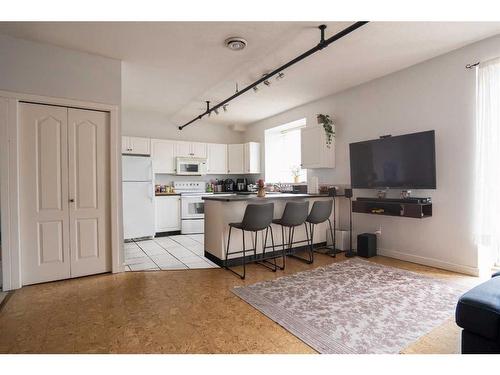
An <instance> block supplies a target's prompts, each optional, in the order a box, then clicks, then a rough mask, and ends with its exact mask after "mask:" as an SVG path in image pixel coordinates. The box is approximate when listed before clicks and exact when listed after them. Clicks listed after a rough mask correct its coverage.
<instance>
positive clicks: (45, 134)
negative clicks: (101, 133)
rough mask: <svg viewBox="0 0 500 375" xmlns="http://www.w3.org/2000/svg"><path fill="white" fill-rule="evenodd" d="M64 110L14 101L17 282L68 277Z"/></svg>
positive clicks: (33, 281)
mask: <svg viewBox="0 0 500 375" xmlns="http://www.w3.org/2000/svg"><path fill="white" fill-rule="evenodd" d="M67 113H68V111H67V109H66V108H62V107H55V106H46V105H39V104H29V103H21V104H19V132H20V137H19V139H20V145H19V168H20V185H19V186H20V189H21V197H22V199H21V200H20V224H21V233H22V235H21V274H22V280H23V285H27V284H34V283H40V282H45V281H52V280H59V279H65V278H68V277H70V259H69V258H70V257H69V236H68V233H69V220H68V218H69V215H68V214H69V212H68V185H67V181H68V176H67V170H68V159H67V158H68V154H67V151H68V150H67V125H68V124H67Z"/></svg>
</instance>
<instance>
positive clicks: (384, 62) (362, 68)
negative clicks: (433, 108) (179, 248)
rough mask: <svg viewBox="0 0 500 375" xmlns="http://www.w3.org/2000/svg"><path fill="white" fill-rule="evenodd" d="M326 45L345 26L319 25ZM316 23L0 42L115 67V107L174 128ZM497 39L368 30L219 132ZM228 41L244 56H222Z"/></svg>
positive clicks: (435, 25) (124, 29) (239, 110)
mask: <svg viewBox="0 0 500 375" xmlns="http://www.w3.org/2000/svg"><path fill="white" fill-rule="evenodd" d="M326 24H327V25H328V28H327V30H326V37H329V36H331V35H333V34H334V33H335V32H337V31H340V30H341V29H343V28H345V27H346V26H348V25H349V24H350V23H346V22H328V23H326ZM317 25H318V23H317V22H151V23H148V22H82V23H70V22H59V23H55V22H37V23H28V22H12V23H10V22H0V33H5V34H9V35H12V36H16V37H21V38H25V39H30V40H35V41H40V42H45V43H50V44H54V45H58V46H62V47H66V48H71V49H75V50H79V51H85V52H89V53H94V54H98V55H102V56H106V57H112V58H116V59H120V60H123V61H124V65H123V103H122V104H123V107H124V108H125V109H136V110H146V111H157V112H162V113H165V114H166V115H167V116H168V117H169V118H170V119H171V120H172V121H174V122H176V123H178V124H182V123H184V122H186V121H188V120H191V119H192V118H193V117H195V116H197V115H198V114H199V113H200V112H202V111H203V110H204V109H205V103H204V101H205V100H211V101H212V103H217V102H220V101H222V100H223V99H225V98H226V97H228V96H230V95H232V94H233V93H234V91H235V83H236V82H238V83H239V87H240V88H242V87H244V86H246V85H247V84H249V83H251V82H253V81H254V80H256V79H258V78H260V76H261V75H262V74H263V73H266V72H268V71H270V70H273V69H274V68H276V67H278V66H280V65H282V64H284V63H286V62H287V61H288V60H290V59H292V58H294V57H296V56H297V55H299V54H301V53H302V52H305V51H306V50H308V49H310V48H312V47H313V46H314V45H316V44H317V43H318V41H319V31H318V30H317V28H316V27H317ZM498 33H500V23H499V22H489V23H488V22H372V23H369V24H367V25H365V26H363V27H362V28H360V29H358V30H356V31H354V32H353V33H351V34H349V35H347V36H346V37H344V38H342V39H340V40H338V41H337V42H334V43H333V44H331V45H330V47H328V48H326V49H324V50H322V51H320V52H318V53H316V54H314V55H312V56H311V57H309V58H307V59H305V60H303V61H301V62H299V63H297V64H296V65H294V66H293V67H291V68H289V69H287V70H286V71H285V75H286V76H285V79H283V80H280V81H276V80H272V85H271V86H270V87H260V90H259V91H258V92H257V93H254V92H253V91H251V92H248V93H245V94H243V95H242V96H240V97H239V98H238V99H236V100H235V101H234V102H232V103H231V104H230V107H229V111H228V112H227V113H224V114H220V115H219V116H215V115H213V116H212V117H211V118H210V119H209V121H210V122H214V123H220V124H248V123H251V122H254V121H258V120H260V119H263V118H266V117H269V116H272V115H274V114H277V113H280V112H283V111H285V110H287V109H290V108H293V107H296V106H298V105H301V104H304V103H307V102H310V101H312V100H315V99H319V98H322V97H325V96H327V95H330V94H333V93H335V92H339V91H342V90H344V89H347V88H349V87H353V86H356V85H358V84H360V83H363V82H366V81H369V80H372V79H374V78H377V77H381V76H383V75H386V74H389V73H391V72H394V71H397V70H400V69H403V68H405V67H408V66H411V65H413V64H416V63H418V62H421V61H424V60H427V59H430V58H432V57H435V56H438V55H440V54H443V53H446V52H448V51H451V50H453V49H456V48H459V47H462V46H464V45H467V44H470V43H472V42H475V41H478V40H481V39H484V38H487V37H489V36H493V35H496V34H498ZM230 36H241V37H243V38H245V39H246V40H247V41H248V46H247V48H246V49H245V50H244V51H240V52H233V51H230V50H228V49H227V48H225V47H224V40H225V39H226V38H228V37H230Z"/></svg>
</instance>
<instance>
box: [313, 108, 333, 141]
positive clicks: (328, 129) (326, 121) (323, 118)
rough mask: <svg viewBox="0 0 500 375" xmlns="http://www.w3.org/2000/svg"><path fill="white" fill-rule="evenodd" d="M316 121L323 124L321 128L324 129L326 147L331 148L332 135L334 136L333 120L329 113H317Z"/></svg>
mask: <svg viewBox="0 0 500 375" xmlns="http://www.w3.org/2000/svg"><path fill="white" fill-rule="evenodd" d="M317 119H318V122H319V123H320V124H322V125H323V129H324V130H325V135H326V147H328V148H331V147H332V142H333V137H335V131H334V130H333V120H332V119H331V118H330V115H323V114H318V115H317Z"/></svg>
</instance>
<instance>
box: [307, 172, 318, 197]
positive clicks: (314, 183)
mask: <svg viewBox="0 0 500 375" xmlns="http://www.w3.org/2000/svg"><path fill="white" fill-rule="evenodd" d="M307 193H308V194H319V180H318V177H316V176H312V177H310V178H309V181H308V182H307Z"/></svg>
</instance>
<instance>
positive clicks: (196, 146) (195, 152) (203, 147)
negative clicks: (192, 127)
mask: <svg viewBox="0 0 500 375" xmlns="http://www.w3.org/2000/svg"><path fill="white" fill-rule="evenodd" d="M191 156H192V157H195V158H206V157H207V144H206V143H199V142H193V143H191Z"/></svg>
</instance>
